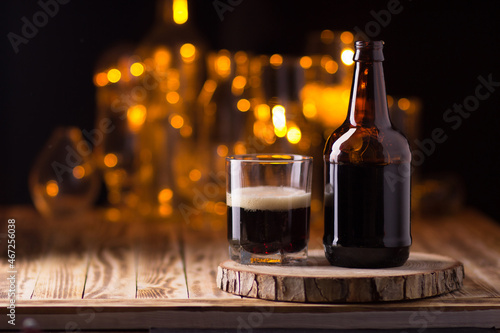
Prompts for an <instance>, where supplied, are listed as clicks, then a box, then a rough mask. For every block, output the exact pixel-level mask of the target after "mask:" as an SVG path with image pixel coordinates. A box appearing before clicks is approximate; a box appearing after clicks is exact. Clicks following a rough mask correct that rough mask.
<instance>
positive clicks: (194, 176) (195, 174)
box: [189, 169, 201, 182]
mask: <svg viewBox="0 0 500 333" xmlns="http://www.w3.org/2000/svg"><path fill="white" fill-rule="evenodd" d="M189 179H191V180H192V181H193V182H197V181H198V180H200V179H201V172H200V170H198V169H193V170H191V171H189Z"/></svg>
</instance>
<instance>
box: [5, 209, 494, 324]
mask: <svg viewBox="0 0 500 333" xmlns="http://www.w3.org/2000/svg"><path fill="white" fill-rule="evenodd" d="M101 213H102V212H100V211H95V212H91V213H89V214H88V215H82V216H79V217H78V219H76V220H74V221H64V222H63V221H61V222H56V223H54V224H52V225H49V224H48V223H47V222H44V220H43V219H42V218H40V217H39V215H38V214H37V213H36V212H35V211H34V209H33V208H31V207H30V206H16V207H3V208H0V244H1V245H0V247H1V248H0V253H1V261H0V300H1V301H0V308H1V309H2V310H1V312H0V314H1V316H0V329H10V330H14V329H19V328H20V327H21V324H22V322H23V320H24V319H25V318H28V317H30V318H33V319H35V320H36V322H37V323H38V325H39V327H40V328H42V329H50V330H56V329H57V330H66V331H78V330H111V329H113V330H132V329H133V330H140V331H147V330H148V329H149V328H151V327H157V328H215V329H221V328H233V329H236V330H237V331H239V332H252V331H256V330H257V329H259V328H288V329H290V328H295V329H299V328H307V329H308V331H310V330H312V329H326V328H328V329H333V328H337V329H347V328H352V329H364V328H386V329H388V328H394V329H401V330H403V329H415V330H416V331H417V330H418V331H420V332H421V331H423V329H426V328H431V327H434V328H436V327H482V328H492V327H495V328H496V329H500V225H499V224H497V223H495V221H492V220H490V219H489V218H487V217H485V216H484V215H482V214H481V213H478V212H477V211H474V210H470V209H467V210H463V211H462V212H460V214H457V215H455V216H448V217H443V218H418V217H414V219H413V222H412V223H413V224H412V234H413V247H412V250H413V251H419V252H429V253H437V254H443V255H447V256H450V257H453V258H455V259H458V260H460V261H462V262H463V263H464V265H465V275H466V278H465V280H464V286H463V288H462V289H461V290H459V291H456V292H453V293H450V294H447V295H443V296H439V297H434V298H428V299H422V300H418V301H407V302H387V303H378V304H373V303H372V304H347V305H346V304H297V303H286V302H272V301H264V300H259V299H250V298H241V297H238V296H234V295H231V294H228V293H225V292H222V291H220V290H219V289H218V288H217V287H216V285H215V278H216V273H217V265H218V264H219V262H221V261H223V260H225V259H227V243H226V240H225V227H224V222H223V221H215V222H214V221H212V225H215V226H218V227H219V228H220V230H218V231H207V230H202V231H195V230H192V228H190V226H189V225H186V224H182V223H178V224H176V223H175V222H166V223H147V222H143V223H139V222H137V223H128V224H126V223H112V222H106V221H105V220H104V219H103V217H102V214H101ZM221 218H223V217H221ZM8 219H15V237H16V238H15V240H16V249H15V259H16V260H15V262H14V264H15V265H14V269H15V273H10V272H9V271H10V270H11V269H10V268H9V265H10V264H9V263H8V262H7V239H8V238H7V237H6V236H7V230H8V229H7V228H8V227H7V225H8ZM174 220H175V219H174ZM310 245H311V247H312V248H320V247H321V231H320V225H319V224H318V223H316V224H315V226H314V227H313V232H312V237H311V243H310ZM11 275H14V276H15V286H16V308H15V316H16V317H15V318H16V321H15V322H16V326H15V327H14V326H12V325H10V324H8V322H7V321H8V320H9V318H8V317H7V316H5V311H6V306H7V305H8V302H9V299H8V290H9V280H8V279H7V278H8V277H10V276H11ZM7 310H8V309H7ZM238 329H239V330H238Z"/></svg>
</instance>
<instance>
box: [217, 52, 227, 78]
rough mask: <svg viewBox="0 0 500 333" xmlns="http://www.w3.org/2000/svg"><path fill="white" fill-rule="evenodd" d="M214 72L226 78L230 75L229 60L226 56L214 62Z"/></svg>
mask: <svg viewBox="0 0 500 333" xmlns="http://www.w3.org/2000/svg"><path fill="white" fill-rule="evenodd" d="M215 71H216V72H217V74H219V75H220V76H222V77H226V76H228V75H229V74H230V73H231V59H229V57H228V56H226V55H221V56H219V57H218V58H217V61H216V62H215Z"/></svg>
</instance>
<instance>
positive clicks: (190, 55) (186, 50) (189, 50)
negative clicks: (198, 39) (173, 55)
mask: <svg viewBox="0 0 500 333" xmlns="http://www.w3.org/2000/svg"><path fill="white" fill-rule="evenodd" d="M180 53H181V56H182V59H184V61H186V62H192V61H193V60H194V58H195V55H196V47H195V46H194V45H193V44H191V43H186V44H184V45H182V46H181V49H180Z"/></svg>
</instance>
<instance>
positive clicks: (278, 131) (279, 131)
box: [274, 126, 287, 138]
mask: <svg viewBox="0 0 500 333" xmlns="http://www.w3.org/2000/svg"><path fill="white" fill-rule="evenodd" d="M286 132H287V131H286V126H285V127H282V128H276V127H275V128H274V134H276V136H277V137H279V138H282V137H284V136H285V135H286Z"/></svg>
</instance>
